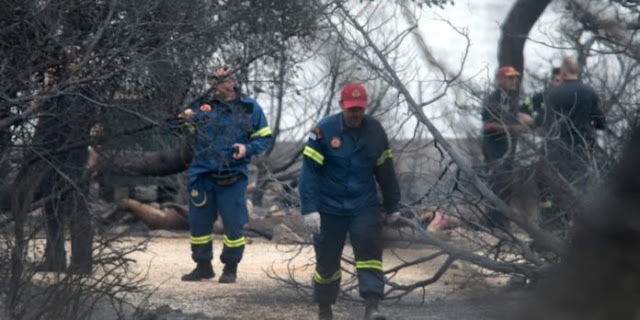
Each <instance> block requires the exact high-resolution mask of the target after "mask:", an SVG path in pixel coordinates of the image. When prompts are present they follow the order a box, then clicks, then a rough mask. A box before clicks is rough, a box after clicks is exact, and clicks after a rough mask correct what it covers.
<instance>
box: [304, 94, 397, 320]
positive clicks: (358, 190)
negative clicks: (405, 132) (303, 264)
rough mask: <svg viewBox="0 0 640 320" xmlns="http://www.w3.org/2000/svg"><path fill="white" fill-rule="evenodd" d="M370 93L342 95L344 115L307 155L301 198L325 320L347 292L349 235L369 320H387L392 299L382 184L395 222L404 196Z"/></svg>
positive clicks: (313, 137) (315, 134) (325, 127)
mask: <svg viewBox="0 0 640 320" xmlns="http://www.w3.org/2000/svg"><path fill="white" fill-rule="evenodd" d="M367 104H368V100H367V91H366V90H365V88H364V87H363V86H362V85H361V84H358V83H349V84H347V85H345V86H344V87H343V88H342V93H341V98H340V106H341V108H342V112H341V113H338V114H334V115H331V116H328V117H326V118H324V119H322V120H321V121H320V122H319V123H318V125H317V126H316V127H315V128H314V129H313V130H312V131H311V132H310V134H309V140H308V143H307V146H306V147H305V149H304V153H303V154H304V157H303V167H302V173H301V177H300V187H299V189H300V198H301V206H302V208H301V209H302V214H303V215H304V216H303V218H304V221H305V224H306V225H307V226H308V227H309V228H310V229H311V230H312V232H314V249H315V252H316V270H315V272H314V275H313V285H314V300H315V302H317V303H318V305H319V318H320V319H322V320H326V319H332V318H333V315H332V310H331V305H332V304H334V303H335V302H336V299H337V297H338V292H339V290H340V281H341V276H342V272H341V269H340V258H341V256H342V250H343V247H344V243H345V239H346V235H347V233H349V235H350V239H351V244H352V246H353V251H354V255H355V259H356V269H357V275H358V285H359V293H360V296H361V297H363V298H364V299H365V305H366V309H365V319H386V317H385V316H384V315H383V314H382V313H380V312H379V310H378V302H379V300H380V299H381V298H382V297H383V294H384V275H383V272H382V271H383V269H382V249H383V248H382V240H381V233H382V222H383V216H382V215H381V214H380V212H379V200H378V196H377V189H376V180H377V182H378V184H379V185H380V188H381V191H382V196H383V200H384V201H383V206H384V209H385V211H386V212H387V221H388V222H393V221H395V220H397V219H398V217H399V216H400V213H399V211H398V210H399V204H398V203H399V201H400V189H399V186H398V182H397V179H396V175H395V172H394V169H393V161H392V154H391V149H390V148H389V141H388V139H387V135H386V133H385V131H384V129H383V128H382V126H381V124H380V123H379V122H378V121H377V120H375V119H374V118H373V117H371V116H368V115H365V109H366V108H367Z"/></svg>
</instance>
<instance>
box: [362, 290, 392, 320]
mask: <svg viewBox="0 0 640 320" xmlns="http://www.w3.org/2000/svg"><path fill="white" fill-rule="evenodd" d="M379 301H380V297H378V296H377V295H375V294H372V295H367V296H365V297H364V305H365V309H364V319H365V320H386V319H387V316H385V315H384V314H382V313H381V312H380V311H379V310H378V302H379Z"/></svg>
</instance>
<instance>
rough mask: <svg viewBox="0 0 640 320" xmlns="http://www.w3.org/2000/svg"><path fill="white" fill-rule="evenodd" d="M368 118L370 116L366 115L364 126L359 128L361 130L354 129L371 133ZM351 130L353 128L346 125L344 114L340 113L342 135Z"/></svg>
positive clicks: (363, 120) (363, 121)
mask: <svg viewBox="0 0 640 320" xmlns="http://www.w3.org/2000/svg"><path fill="white" fill-rule="evenodd" d="M367 118H368V116H367V115H366V114H365V115H364V118H363V119H362V124H361V125H360V127H359V128H354V129H359V130H362V132H369V131H370V130H369V129H370V128H369V126H368V125H367V123H368V119H367ZM349 129H351V128H349V127H347V126H346V125H345V124H344V114H342V113H340V132H341V133H344V132H346V131H347V130H349Z"/></svg>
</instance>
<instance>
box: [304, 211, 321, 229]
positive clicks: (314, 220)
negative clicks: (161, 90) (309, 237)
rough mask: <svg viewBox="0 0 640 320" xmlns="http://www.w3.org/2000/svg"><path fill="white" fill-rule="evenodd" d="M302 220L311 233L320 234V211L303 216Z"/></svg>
mask: <svg viewBox="0 0 640 320" xmlns="http://www.w3.org/2000/svg"><path fill="white" fill-rule="evenodd" d="M302 220H303V221H304V225H305V226H306V227H307V228H308V229H309V231H311V233H318V232H320V213H319V212H318V211H316V212H311V213H308V214H305V215H303V216H302Z"/></svg>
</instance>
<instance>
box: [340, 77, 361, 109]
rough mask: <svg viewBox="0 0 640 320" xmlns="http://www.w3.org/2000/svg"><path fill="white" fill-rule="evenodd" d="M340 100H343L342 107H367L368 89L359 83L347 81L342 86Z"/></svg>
mask: <svg viewBox="0 0 640 320" xmlns="http://www.w3.org/2000/svg"><path fill="white" fill-rule="evenodd" d="M340 101H342V107H343V108H345V109H349V108H353V107H362V108H367V89H365V88H364V87H363V86H362V85H361V84H359V83H347V84H345V85H344V87H342V94H341V95H340Z"/></svg>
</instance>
